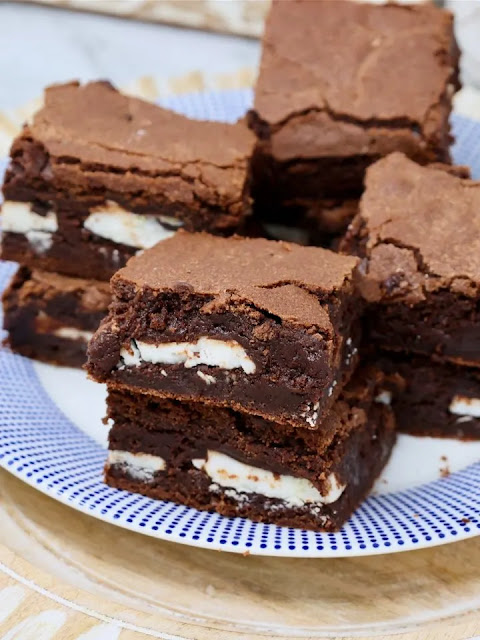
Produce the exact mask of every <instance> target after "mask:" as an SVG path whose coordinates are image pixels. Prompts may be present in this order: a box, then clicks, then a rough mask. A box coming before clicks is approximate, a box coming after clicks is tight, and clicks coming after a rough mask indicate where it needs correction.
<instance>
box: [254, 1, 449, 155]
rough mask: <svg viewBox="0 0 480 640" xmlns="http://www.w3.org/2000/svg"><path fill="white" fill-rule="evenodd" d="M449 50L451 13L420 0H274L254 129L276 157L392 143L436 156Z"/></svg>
mask: <svg viewBox="0 0 480 640" xmlns="http://www.w3.org/2000/svg"><path fill="white" fill-rule="evenodd" d="M458 56H459V52H458V47H457V45H456V42H455V38H454V35H453V20H452V16H451V14H450V13H448V12H447V11H443V10H441V9H438V8H436V7H435V6H433V5H430V4H429V3H425V4H421V5H415V6H400V5H395V4H389V5H386V6H375V5H371V4H364V3H359V2H348V1H345V0H338V1H333V0H332V1H324V2H311V1H310V0H295V1H292V2H284V1H281V0H276V1H275V0H274V3H273V7H272V10H271V13H270V16H269V19H268V22H267V26H266V31H265V36H264V41H263V55H262V61H261V68H260V74H259V78H258V82H257V86H256V94H255V105H254V110H255V119H256V124H255V125H254V129H255V130H256V132H257V135H259V136H260V137H264V138H269V139H271V141H272V153H273V155H274V156H275V157H276V158H277V159H278V160H288V159H292V158H297V157H317V156H323V155H334V156H338V155H340V156H349V155H354V154H365V153H367V154H370V153H372V154H373V153H377V154H380V155H385V153H388V151H389V150H390V151H391V150H393V149H392V145H396V148H402V149H403V150H404V151H405V152H406V153H408V154H409V155H411V156H413V155H415V154H416V155H419V156H421V155H422V154H424V155H425V154H428V153H431V154H432V157H437V158H440V157H442V154H443V157H445V145H446V142H447V140H446V137H448V135H447V136H445V131H444V130H445V127H447V129H446V133H447V134H448V126H447V123H446V118H448V113H449V111H450V103H451V96H452V94H453V92H454V90H455V89H457V88H458V86H459V84H458ZM318 128H321V129H322V133H323V135H322V136H317V137H315V130H317V129H318ZM391 138H393V140H391ZM306 143H308V144H306ZM400 144H401V145H402V146H401V147H399V145H400ZM422 147H423V148H422ZM394 148H395V147H394Z"/></svg>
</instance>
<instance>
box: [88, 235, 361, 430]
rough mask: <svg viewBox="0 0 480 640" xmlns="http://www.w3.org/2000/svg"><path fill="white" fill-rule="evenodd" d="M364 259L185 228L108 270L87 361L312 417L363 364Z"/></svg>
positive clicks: (296, 420) (280, 417) (234, 403)
mask: <svg viewBox="0 0 480 640" xmlns="http://www.w3.org/2000/svg"><path fill="white" fill-rule="evenodd" d="M357 263H358V260H357V258H353V257H350V256H341V255H338V254H335V253H333V252H331V251H327V250H324V249H319V248H315V247H301V246H298V245H294V244H288V243H284V242H274V241H269V240H265V239H262V238H256V239H253V238H240V237H232V238H220V237H215V236H210V235H208V234H188V233H186V232H182V231H179V232H178V233H177V234H176V235H175V236H174V237H173V238H170V239H168V240H165V242H162V243H161V244H159V245H157V246H156V247H153V248H152V249H149V250H148V251H145V252H144V253H143V254H142V255H139V256H136V257H135V258H132V259H131V260H130V261H129V263H128V265H127V266H126V267H125V268H124V269H121V270H120V271H119V272H118V273H117V274H116V275H115V276H114V277H113V278H112V280H111V286H112V291H113V303H112V305H111V307H110V312H109V316H108V319H106V321H105V322H104V323H103V324H102V325H101V326H100V328H99V330H98V332H97V333H96V335H95V337H94V338H93V340H92V342H91V343H90V347H89V361H88V370H89V372H90V374H91V375H92V377H94V378H95V379H97V380H98V381H100V382H105V381H108V383H109V384H110V386H111V387H112V388H115V387H118V388H131V389H137V390H139V391H143V392H147V393H148V392H150V393H156V394H157V395H159V396H162V397H173V398H178V399H181V400H184V401H198V400H199V399H201V400H202V402H205V403H212V404H216V405H223V406H229V407H232V408H234V409H237V410H244V411H248V412H252V413H255V414H257V415H260V416H263V417H264V418H266V419H268V420H274V421H276V422H281V423H286V424H292V425H294V426H300V427H301V426H304V427H310V428H316V427H317V426H318V425H319V424H321V421H322V419H323V417H324V415H325V414H326V413H327V412H328V410H329V409H330V408H331V406H332V404H333V402H334V401H335V399H336V397H337V396H338V393H339V391H340V390H341V388H342V386H343V385H344V383H345V381H346V380H347V379H348V378H349V376H350V374H351V372H352V371H353V369H354V366H355V364H356V360H357V356H356V352H357V343H358V340H359V335H360V315H361V313H362V311H363V306H362V303H361V301H360V298H359V296H358V294H357V293H356V292H355V290H354V286H353V278H354V273H355V269H356V266H357Z"/></svg>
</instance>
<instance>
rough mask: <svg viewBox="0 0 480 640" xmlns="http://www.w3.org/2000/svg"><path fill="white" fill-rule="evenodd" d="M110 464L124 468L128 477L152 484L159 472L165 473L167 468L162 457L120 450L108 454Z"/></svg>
mask: <svg viewBox="0 0 480 640" xmlns="http://www.w3.org/2000/svg"><path fill="white" fill-rule="evenodd" d="M108 464H110V465H114V464H118V465H122V466H124V467H125V468H126V470H127V472H128V475H129V476H130V477H132V478H133V479H135V480H139V481H140V482H150V481H151V480H152V479H153V476H154V474H155V473H156V472H157V471H164V470H165V468H166V466H167V465H166V463H165V460H164V459H163V458H161V457H160V456H152V455H150V454H149V453H130V452H129V451H118V450H113V451H109V452H108Z"/></svg>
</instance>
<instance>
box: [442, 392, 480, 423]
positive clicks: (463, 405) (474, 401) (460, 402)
mask: <svg viewBox="0 0 480 640" xmlns="http://www.w3.org/2000/svg"><path fill="white" fill-rule="evenodd" d="M448 410H449V411H450V413H454V414H455V415H456V416H471V417H472V418H480V398H469V397H468V396H460V395H457V396H453V398H452V401H451V402H450V406H449V407H448Z"/></svg>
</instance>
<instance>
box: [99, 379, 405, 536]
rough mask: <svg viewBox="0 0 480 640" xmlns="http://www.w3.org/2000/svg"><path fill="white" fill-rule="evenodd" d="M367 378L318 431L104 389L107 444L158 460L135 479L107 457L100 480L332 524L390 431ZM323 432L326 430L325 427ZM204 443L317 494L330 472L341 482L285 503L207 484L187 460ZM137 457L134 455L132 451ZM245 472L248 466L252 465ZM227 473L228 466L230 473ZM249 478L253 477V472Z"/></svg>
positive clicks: (349, 504) (304, 523)
mask: <svg viewBox="0 0 480 640" xmlns="http://www.w3.org/2000/svg"><path fill="white" fill-rule="evenodd" d="M373 388H374V387H373V386H370V388H366V387H365V386H363V387H360V388H357V389H355V388H353V387H352V388H351V392H347V394H346V395H345V396H344V398H343V399H342V400H341V401H339V402H338V403H337V404H336V405H335V407H334V409H333V410H332V412H331V414H329V416H328V418H327V419H326V420H327V422H328V423H329V425H328V426H327V425H326V426H325V429H322V430H321V431H318V432H313V431H311V430H308V429H298V428H297V429H295V428H291V427H285V426H282V425H279V424H275V423H273V422H269V421H266V420H263V419H261V418H258V417H255V416H251V415H248V414H243V413H239V412H235V411H232V410H228V409H214V408H211V407H208V406H206V405H203V404H199V403H179V402H177V401H171V400H157V399H154V398H152V397H148V396H142V395H140V394H134V393H131V392H119V391H117V390H110V393H109V398H108V407H109V411H108V415H109V417H110V418H111V419H112V420H113V422H114V426H113V427H112V429H111V431H110V436H109V439H110V450H111V451H120V452H128V453H131V454H133V455H132V460H133V461H135V456H139V455H141V454H147V455H149V456H156V457H160V458H162V459H163V460H164V461H165V465H166V467H165V470H164V471H157V472H156V473H154V474H152V475H151V476H148V477H146V478H143V479H140V478H139V477H138V475H137V476H136V475H135V469H130V471H129V468H128V464H127V465H125V464H111V465H109V466H108V465H107V469H106V479H107V482H108V484H110V485H111V486H115V487H118V488H122V489H127V490H129V491H135V492H139V493H143V494H145V495H148V496H150V497H154V498H157V499H163V500H173V501H176V502H180V503H182V504H187V505H189V506H192V507H195V508H198V509H214V510H216V511H218V512H219V513H222V514H224V515H229V516H245V517H249V518H252V519H254V520H260V521H265V522H274V523H277V524H282V525H286V526H299V527H305V528H311V529H317V530H335V529H338V528H339V527H340V526H341V525H342V524H343V522H344V521H345V520H346V519H347V518H348V517H349V516H350V515H351V513H352V511H353V509H354V508H355V507H356V506H357V505H358V503H359V502H360V501H361V499H363V498H364V497H365V495H366V493H367V492H368V491H369V489H370V487H371V485H372V484H373V481H374V480H375V478H376V477H377V476H378V474H379V473H380V471H381V469H382V468H383V466H384V464H385V462H386V461H387V459H388V457H389V455H390V451H391V448H392V446H393V442H394V439H395V433H394V424H393V418H392V414H391V411H390V410H389V409H388V408H387V407H385V406H382V405H379V404H373V405H372V392H373ZM327 434H329V436H328V437H327ZM209 451H214V452H218V453H221V454H224V455H227V456H228V457H229V458H232V459H233V460H238V461H239V462H242V463H243V464H247V465H249V466H251V467H254V468H256V469H259V470H267V471H272V472H273V473H275V474H278V475H286V476H293V477H295V478H304V479H306V480H308V481H310V482H311V483H312V485H313V486H315V487H316V488H317V489H318V491H319V492H320V493H321V494H322V495H323V494H325V493H328V491H329V489H330V488H331V478H332V474H333V476H334V477H335V481H336V483H337V484H339V485H342V486H343V485H345V489H344V490H343V492H342V493H341V495H340V497H339V498H338V499H336V500H334V501H333V502H332V503H331V504H323V505H322V504H317V503H315V504H308V503H307V504H304V505H301V506H292V505H291V504H290V503H288V502H285V501H284V500H281V499H278V498H272V497H268V496H265V495H261V494H260V493H255V492H251V493H245V492H240V493H237V492H236V491H235V490H233V491H232V487H234V486H235V484H233V485H232V487H230V488H229V486H228V482H227V483H226V485H225V486H217V485H216V486H215V487H212V479H211V478H210V477H209V476H208V474H207V473H206V471H205V470H199V469H198V468H196V467H195V465H194V464H192V460H195V459H198V458H200V459H201V458H206V457H207V456H208V452H209ZM137 459H138V458H137ZM252 473H253V472H252ZM231 478H232V479H233V480H235V476H231ZM253 479H255V478H254V477H253Z"/></svg>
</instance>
